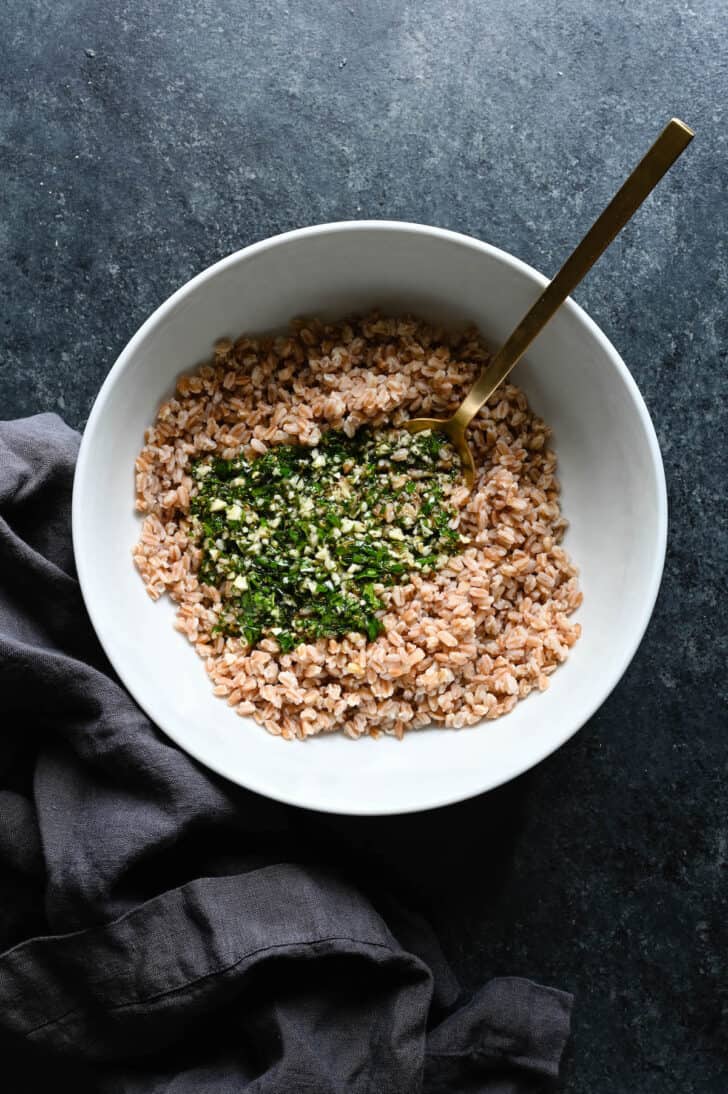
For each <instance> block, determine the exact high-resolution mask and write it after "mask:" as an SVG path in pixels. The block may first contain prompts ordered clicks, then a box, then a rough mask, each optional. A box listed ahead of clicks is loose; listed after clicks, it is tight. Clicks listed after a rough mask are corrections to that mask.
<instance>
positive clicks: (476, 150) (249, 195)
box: [0, 0, 728, 1094]
mask: <svg viewBox="0 0 728 1094" xmlns="http://www.w3.org/2000/svg"><path fill="white" fill-rule="evenodd" d="M727 32H728V20H727V18H726V7H725V3H724V0H693V2H692V6H691V4H690V3H688V2H682V0H642V2H641V3H636V2H629V0H628V2H624V0H623V2H621V3H617V2H615V0H600V2H597V0H560V2H558V3H542V4H536V3H534V2H533V0H496V2H493V3H488V4H485V3H478V2H477V0H460V2H458V3H451V2H450V0H423V2H420V3H415V2H410V3H403V2H400V0H390V2H387V0H372V2H369V3H366V4H364V3H360V2H359V0H349V2H348V3H347V2H344V3H338V2H334V0H306V2H302V3H297V2H295V0H290V3H288V4H286V3H284V2H274V0H269V2H256V3H248V4H246V3H242V2H235V0H216V2H213V0H194V2H193V0H157V2H155V3H153V4H152V3H145V2H142V0H127V2H122V3H110V2H109V0H35V2H34V3H32V4H28V3H27V2H25V0H23V2H21V0H4V2H3V4H2V5H0V144H1V146H2V152H1V154H0V180H1V189H2V212H1V214H0V270H1V275H0V298H1V300H2V305H1V307H0V319H1V322H2V332H3V337H2V345H1V346H0V413H2V416H3V417H13V416H17V415H25V414H32V413H34V412H36V411H40V410H57V411H59V412H60V413H61V414H62V415H64V416H65V418H66V419H67V420H68V421H69V422H70V423H72V424H73V425H75V426H78V427H80V426H82V425H83V423H84V420H85V418H86V416H87V414H88V411H89V408H90V406H91V403H92V401H93V398H94V396H95V393H96V391H97V390H98V387H99V385H100V383H101V381H102V379H103V377H104V375H105V374H106V372H107V370H108V369H109V367H110V366H111V364H112V362H113V361H114V358H115V357H116V355H117V353H118V352H119V351H120V350H121V348H122V347H123V345H124V344H125V342H126V341H127V339H128V338H129V337H130V335H131V334H132V333H133V332H134V330H135V329H136V327H137V326H138V325H139V324H140V323H141V321H142V320H143V319H144V317H145V316H146V315H147V314H148V313H149V312H150V311H151V310H152V309H153V308H154V307H155V306H156V305H157V304H158V303H160V302H161V301H162V300H163V299H164V298H165V297H166V296H167V295H168V294H169V293H170V292H171V291H172V290H173V289H174V288H176V287H177V286H178V285H180V284H181V283H182V282H184V281H185V280H186V279H187V278H189V277H190V276H191V275H192V274H194V273H195V272H197V271H198V270H200V269H201V268H203V267H204V266H207V265H209V264H210V263H211V262H213V261H215V260H216V259H217V258H220V257H221V256H223V255H225V254H227V253H229V252H230V251H233V250H235V249H237V248H238V247H240V246H241V245H243V244H245V243H249V242H251V241H253V240H256V239H262V238H264V237H266V236H269V235H271V234H273V233H275V232H279V231H282V230H285V229H287V228H292V227H295V226H299V225H303V224H311V223H316V222H319V221H326V220H336V219H340V218H353V217H397V218H403V219H409V220H418V221H424V222H427V223H432V224H439V225H442V226H446V227H450V228H455V229H459V230H461V231H465V232H470V233H472V234H474V235H477V236H480V237H481V238H483V239H486V240H489V241H490V242H492V243H495V244H497V245H499V246H501V247H504V248H506V249H507V250H509V251H512V252H513V253H514V254H516V255H518V256H520V257H522V258H524V259H526V260H527V261H529V262H531V263H533V264H534V265H536V266H538V267H539V268H540V269H542V270H543V271H545V272H549V271H553V270H554V269H555V268H556V266H557V265H558V263H559V261H560V260H561V259H562V257H563V256H564V255H565V253H566V251H567V249H568V247H569V245H570V244H571V243H573V242H574V241H575V240H576V239H577V238H578V236H579V235H580V233H581V232H582V231H583V230H584V229H585V228H586V227H587V225H588V224H589V222H590V219H591V217H592V215H593V213H594V212H596V211H597V210H598V208H599V207H600V205H601V204H602V203H603V202H604V201H605V200H606V198H607V197H608V196H609V195H610V194H611V192H612V190H613V189H614V188H615V186H616V184H618V183H619V182H620V181H621V179H622V177H623V175H624V174H625V171H626V169H627V168H628V167H630V166H631V165H632V164H633V162H634V161H636V159H637V158H638V157H639V155H640V154H641V153H642V151H643V150H644V149H645V148H646V147H647V145H648V144H649V142H650V141H651V140H652V139H653V137H654V136H655V135H656V133H657V131H658V130H659V128H660V127H661V125H662V124H663V122H664V121H665V120H666V119H667V117H669V116H670V115H671V114H673V113H674V114H678V115H680V116H682V117H683V118H684V119H685V120H686V121H688V122H689V123H690V124H692V125H693V126H694V127H695V128H696V129H697V131H698V137H697V139H696V140H695V141H694V142H693V145H692V146H691V148H690V150H689V152H688V153H687V154H686V156H685V157H684V162H682V163H681V164H680V165H679V166H678V167H677V168H676V169H675V170H674V172H673V173H672V174H671V176H670V177H669V179H668V180H667V181H666V182H665V183H664V184H663V185H662V187H661V188H660V190H659V192H658V193H657V194H655V195H654V196H653V198H652V199H651V200H650V203H649V205H648V206H647V207H646V208H645V209H644V210H643V211H642V212H641V213H640V215H639V218H638V220H637V222H636V223H635V224H634V225H633V226H631V227H630V229H629V230H628V231H627V232H626V233H625V235H624V238H623V239H622V240H620V241H618V242H617V243H616V244H615V245H614V247H613V248H612V249H611V250H610V252H609V253H608V254H607V256H605V258H604V259H603V260H602V262H601V263H600V265H599V267H598V269H597V270H595V271H594V272H593V273H592V274H591V275H590V277H589V279H588V281H587V283H586V284H585V285H583V286H582V287H581V288H580V289H579V291H578V292H577V293H576V297H577V299H578V300H579V301H580V302H581V303H582V304H584V305H585V306H586V307H587V309H588V310H589V311H590V313H591V314H592V315H593V316H594V318H595V319H596V320H597V322H598V323H599V324H601V326H602V327H603V329H604V330H605V331H606V333H607V334H608V335H609V337H610V338H611V339H612V340H613V341H614V343H615V344H616V345H617V347H618V348H619V349H620V350H621V352H622V353H623V355H624V357H625V359H626V360H627V362H628V363H629V365H630V367H631V369H632V370H633V372H634V375H635V377H636V379H637V381H638V383H639V385H640V387H641V389H642V391H643V393H644V395H645V397H646V400H647V402H648V405H649V407H650V410H651V412H652V414H653V417H654V421H655V424H656V427H657V431H658V434H659V436H660V441H661V444H662V448H663V453H664V456H665V462H666V470H667V476H668V482H669V490H670V503H671V511H672V519H671V538H670V548H669V554H668V561H667V568H666V574H665V580H664V584H663V588H662V592H661V595H660V599H659V603H658V607H657V611H656V613H655V617H654V620H653V622H652V625H651V627H650V629H649V632H648V635H647V637H646V639H645V641H644V643H643V645H642V648H641V649H640V651H639V654H638V656H637V657H636V659H635V661H634V663H633V665H632V667H631V668H630V670H629V671H628V673H627V675H626V677H625V678H624V680H623V681H622V683H621V684H620V686H619V687H618V689H617V690H616V692H615V693H614V694H613V695H612V696H611V698H610V699H609V701H608V702H607V703H606V704H605V706H604V707H603V708H602V710H601V711H600V712H599V713H598V714H597V715H596V716H595V717H594V718H593V719H592V721H591V722H590V723H589V725H588V726H587V727H586V728H585V729H584V730H583V731H582V732H581V733H580V734H579V735H578V737H577V738H576V739H575V740H573V741H572V742H571V743H570V744H569V745H567V746H566V747H565V748H563V749H562V750H561V751H560V752H559V753H558V754H557V755H555V756H553V757H552V758H551V759H550V760H548V761H547V762H546V763H544V764H543V765H541V767H540V768H539V769H538V770H536V771H534V772H532V773H531V774H530V775H529V776H527V777H525V778H523V779H521V780H519V781H518V782H517V783H515V784H512V785H511V786H509V787H507V788H505V789H503V790H501V791H499V792H497V793H496V794H493V795H490V796H489V797H488V798H484V799H481V800H477V801H474V802H470V803H467V804H465V805H463V806H460V807H455V808H452V809H448V810H444V811H441V812H439V813H436V814H431V815H429V816H424V817H409V818H403V819H399V820H393V821H384V820H382V821H347V822H344V823H342V824H338V825H336V826H334V825H333V824H332V823H331V822H329V821H326V822H321V821H320V820H318V819H316V818H305V823H306V824H309V825H310V826H311V828H312V829H313V830H315V831H319V830H320V828H321V827H322V826H323V827H324V828H326V829H327V830H328V831H332V830H333V828H334V827H336V830H337V833H338V838H339V839H341V840H342V841H343V842H344V843H346V842H349V843H351V844H352V845H354V846H355V847H356V848H357V849H358V852H359V853H360V855H361V856H362V857H363V858H364V859H365V860H366V861H368V862H369V863H370V864H372V865H373V866H374V867H376V868H377V869H378V870H380V871H381V872H382V874H383V875H384V876H385V877H386V876H390V875H393V876H396V877H397V881H398V884H399V886H400V887H401V888H403V889H404V890H405V891H408V892H409V893H410V895H414V896H415V897H416V898H418V899H419V900H420V902H421V903H423V905H424V907H425V908H426V909H427V910H428V912H429V914H430V915H431V917H432V918H433V920H434V921H435V923H436V925H437V926H438V928H439V929H440V931H441V933H442V937H443V942H444V945H445V949H446V950H447V952H448V954H449V956H450V957H451V959H452V960H453V962H454V964H455V966H456V968H457V970H458V972H459V974H460V976H461V978H462V981H463V982H464V984H465V985H466V986H469V987H473V986H476V985H477V984H478V983H479V982H480V981H481V980H482V979H483V978H484V977H487V976H488V975H490V974H491V973H494V972H507V973H519V974H525V975H530V976H533V977H537V978H543V979H544V980H546V981H550V982H553V983H554V984H557V985H559V986H562V987H565V988H568V989H570V990H572V991H574V992H575V993H576V994H577V996H578V1006H577V1010H576V1019H575V1034H574V1040H573V1045H572V1046H571V1049H570V1052H569V1058H568V1061H567V1065H566V1069H565V1077H564V1082H563V1089H564V1090H567V1091H573V1092H580V1094H581V1092H586V1091H589V1092H592V1091H594V1092H600V1094H601V1092H602V1091H614V1092H619V1094H634V1092H640V1094H648V1092H653V1091H654V1092H659V1094H665V1092H666V1091H680V1092H681V1094H697V1092H700V1094H708V1092H711V1094H713V1092H714V1094H725V1091H726V1090H727V1089H728V1064H727V1062H726V1060H727V1053H728V1048H727V1046H728V968H727V967H726V966H727V964H728V902H727V899H726V898H727V894H728V869H727V864H728V822H727V819H726V755H727V748H726V736H727V734H726V730H727V728H728V727H727V724H726V723H727V721H728V719H726V685H725V677H726V641H725V630H726V628H725V600H723V608H722V609H721V606H720V598H721V594H722V595H723V596H724V585H725V562H724V558H725V553H726V549H727V548H728V542H727V537H726V515H725V482H726V455H725V452H726V448H725V437H724V438H723V440H722V442H721V440H720V434H719V430H720V428H721V422H722V424H723V427H725V419H726V411H725V397H726V379H725V377H726V295H727V294H726V287H727V278H726V245H727V240H728V184H727V179H728V164H727V159H726V151H727V143H726V100H727V99H728V70H727V69H726V61H725V56H726V55H725V50H724V46H725V40H726V33H727ZM721 445H722V447H721Z"/></svg>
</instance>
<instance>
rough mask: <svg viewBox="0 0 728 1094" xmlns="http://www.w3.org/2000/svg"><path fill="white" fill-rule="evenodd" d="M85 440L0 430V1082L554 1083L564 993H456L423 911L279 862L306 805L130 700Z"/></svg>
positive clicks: (196, 1086) (389, 1086) (90, 1085)
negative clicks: (161, 724)
mask: <svg viewBox="0 0 728 1094" xmlns="http://www.w3.org/2000/svg"><path fill="white" fill-rule="evenodd" d="M78 443H79V439H78V436H77V434H75V433H74V432H73V431H72V430H70V429H69V428H68V427H67V426H65V425H64V424H63V422H61V421H60V419H58V418H57V417H56V416H55V415H50V414H45V415H40V416H38V417H35V418H29V419H26V420H22V421H16V422H5V423H0V727H1V729H0V884H2V892H3V898H2V901H1V902H0V949H2V950H5V952H3V953H1V954H0V1049H1V1050H2V1054H3V1055H2V1058H3V1071H4V1086H3V1089H4V1090H6V1091H8V1092H11V1091H13V1090H18V1091H21V1090H22V1091H34V1090H41V1089H45V1088H46V1086H47V1084H48V1082H50V1081H52V1082H53V1083H54V1086H58V1085H59V1084H60V1085H61V1087H62V1086H63V1084H64V1083H65V1082H68V1083H70V1084H71V1086H72V1088H73V1089H74V1090H75V1091H77V1092H79V1091H84V1090H94V1091H102V1092H106V1091H108V1092H125V1094H126V1092H129V1094H131V1092H147V1091H169V1092H175V1094H188V1092H189V1094H191V1092H193V1091H195V1092H197V1091H205V1094H223V1092H228V1091H229V1092H232V1091H236V1092H237V1091H255V1092H261V1094H262V1092H267V1094H278V1092H284V1094H287V1092H291V1094H305V1092H309V1091H310V1092H312V1094H314V1092H315V1094H328V1092H331V1094H335V1092H336V1094H338V1092H341V1091H352V1092H354V1094H357V1092H365V1091H366V1092H371V1094H387V1092H390V1091H391V1092H392V1094H410V1092H419V1091H425V1092H428V1094H434V1092H437V1091H446V1090H447V1091H456V1090H457V1091H460V1092H468V1091H469V1092H474V1094H526V1092H529V1094H533V1092H535V1091H540V1090H543V1089H545V1088H546V1087H548V1086H550V1085H551V1082H552V1080H553V1079H554V1078H555V1077H556V1076H557V1074H558V1067H559V1061H560V1058H561V1054H562V1051H563V1048H564V1045H565V1042H566V1040H567V1037H568V1033H569V1016H570V1010H571V1002H572V1000H571V997H570V996H569V995H567V994H565V993H563V992H560V991H556V990H554V989H551V988H546V987H541V986H539V985H537V984H534V983H531V982H530V981H528V980H523V979H518V978H501V979H497V980H493V981H491V982H490V983H488V984H486V985H485V986H484V987H483V988H482V989H481V990H480V991H479V992H478V993H476V994H475V995H474V996H473V997H471V998H470V999H468V1000H466V1001H463V1000H461V998H460V994H459V989H458V986H457V983H456V981H455V978H454V976H453V974H452V972H451V970H450V969H449V967H448V965H447V963H446V961H445V959H444V957H443V955H442V952H441V951H440V948H439V946H438V944H437V940H436V939H435V938H434V936H433V935H432V933H431V931H430V929H429V928H428V927H427V926H426V925H425V924H424V923H423V922H422V921H420V920H419V919H418V918H417V917H414V916H411V915H408V914H406V913H404V912H403V910H402V909H401V908H398V907H397V906H396V905H395V904H394V903H393V902H392V901H391V900H388V899H384V898H383V899H382V900H381V901H380V900H374V902H373V900H372V899H371V898H368V897H365V896H364V895H363V893H362V892H361V891H360V890H359V888H358V887H353V886H352V885H351V884H349V883H348V882H345V881H344V880H342V879H341V878H340V877H338V876H334V874H333V873H332V872H331V870H327V869H321V868H320V867H314V866H311V865H308V864H304V863H307V862H308V861H309V860H308V859H306V858H305V856H304V861H303V862H302V861H298V862H290V861H286V858H287V857H288V855H287V844H288V842H289V837H291V834H292V832H293V830H294V829H295V827H296V817H297V816H300V814H298V813H297V811H295V810H289V809H286V808H284V807H282V806H279V805H276V804H274V803H272V802H268V801H266V800H264V799H261V798H259V797H257V796H255V795H252V794H249V793H247V792H245V791H242V790H239V789H238V788H236V787H234V786H231V785H230V784H228V783H226V782H225V781H224V780H222V779H219V778H217V777H215V776H213V775H211V774H209V773H208V772H206V771H205V770H203V769H202V768H200V767H199V766H198V765H197V764H196V763H194V762H193V761H192V760H191V759H189V758H188V757H187V756H186V755H184V754H183V753H182V752H180V751H179V750H178V749H177V748H176V747H175V746H174V745H173V744H172V743H171V742H170V741H168V740H167V739H166V738H165V737H164V736H163V735H162V734H161V733H159V732H158V731H157V730H156V728H155V727H154V726H153V725H152V724H151V723H150V722H149V721H148V719H147V718H146V717H145V716H144V715H143V714H142V712H141V711H140V710H139V709H138V708H137V707H136V706H135V704H134V703H133V701H132V700H131V698H130V697H129V696H128V695H127V694H126V692H125V691H124V689H123V688H122V687H121V685H120V684H119V682H118V681H117V680H116V678H115V677H114V674H113V672H112V670H111V669H110V667H109V665H108V663H107V662H106V660H105V658H104V655H103V653H102V651H101V649H100V647H99V645H98V643H97V641H96V638H95V636H94V634H93V631H92V629H91V626H90V623H89V621H88V618H87V616H86V613H85V611H84V607H83V603H82V600H81V596H80V593H79V588H78V583H77V581H76V577H75V572H74V566H73V557H72V551H71V540H70V501H71V486H72V479H73V469H74V464H75V459H76V454H77V450H78ZM314 854H315V849H312V852H311V856H310V860H313V857H314ZM7 947H11V948H7ZM8 1082H9V1083H10V1086H8V1085H7V1084H8ZM14 1083H15V1084H16V1085H13V1084H14Z"/></svg>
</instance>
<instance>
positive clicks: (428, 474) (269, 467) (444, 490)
mask: <svg viewBox="0 0 728 1094" xmlns="http://www.w3.org/2000/svg"><path fill="white" fill-rule="evenodd" d="M459 470H460V468H459V461H458V458H457V455H456V454H455V452H454V450H453V449H452V447H451V446H450V444H449V443H448V441H447V439H446V438H445V437H444V436H442V435H441V434H436V433H418V434H415V435H410V434H409V433H407V432H405V431H404V430H387V431H379V432H373V431H371V430H369V429H366V428H364V429H360V430H359V431H358V432H357V433H355V434H354V436H353V437H349V436H348V435H347V434H346V433H344V432H343V431H336V430H331V431H329V432H327V433H325V434H324V436H323V437H322V439H321V441H320V442H319V444H318V445H317V446H316V447H315V448H312V447H310V446H305V445H276V446H274V447H273V448H271V449H270V450H269V451H268V452H267V453H266V454H265V455H264V456H261V457H259V458H258V459H254V460H248V459H246V458H245V457H243V456H241V457H239V458H237V459H233V460H221V459H214V458H208V459H203V460H200V461H198V462H197V463H196V464H195V466H194V468H193V472H192V474H193V480H194V482H195V484H196V488H197V493H196V495H195V496H194V498H193V499H192V505H191V509H192V535H193V536H194V537H195V538H197V539H198V541H199V542H200V543H201V546H202V563H201V566H200V571H199V579H200V581H201V582H202V583H203V584H205V585H208V586H213V587H216V588H219V589H220V591H221V593H222V598H223V607H222V611H221V614H220V622H219V624H218V633H222V634H225V635H228V636H241V637H243V638H244V639H245V640H246V641H247V642H248V643H249V644H250V645H251V646H254V645H256V644H257V643H258V642H259V641H260V639H261V638H262V637H264V636H270V637H273V638H275V639H276V641H277V643H278V645H279V647H280V649H281V651H282V652H284V653H285V652H287V651H289V650H292V649H293V648H294V647H296V646H297V645H299V644H300V643H301V642H313V641H315V640H316V639H318V638H325V637H328V636H342V635H345V634H348V633H350V632H352V631H358V632H361V633H363V634H365V635H367V637H368V638H369V639H371V640H373V639H375V638H376V637H377V636H378V635H379V634H380V633H381V632H382V629H383V628H382V624H381V622H380V619H379V618H378V615H377V612H378V611H379V610H380V609H381V608H383V606H384V605H383V602H382V600H381V599H380V595H379V594H380V592H381V591H382V587H383V586H387V585H394V584H397V583H402V582H404V581H406V578H407V574H408V573H411V572H412V571H415V570H417V571H420V572H430V571H433V570H436V569H438V568H439V567H441V566H443V565H444V564H445V563H446V562H447V559H448V556H449V555H452V554H453V553H454V552H456V551H457V550H459V549H460V547H461V538H462V537H461V536H460V535H459V533H458V530H457V526H458V514H457V511H456V510H455V508H454V507H453V506H450V505H448V497H449V495H450V493H451V491H452V487H453V484H454V483H456V482H457V478H458V475H459Z"/></svg>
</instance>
